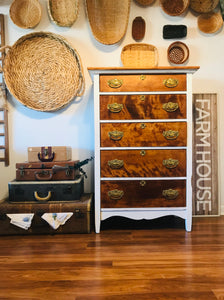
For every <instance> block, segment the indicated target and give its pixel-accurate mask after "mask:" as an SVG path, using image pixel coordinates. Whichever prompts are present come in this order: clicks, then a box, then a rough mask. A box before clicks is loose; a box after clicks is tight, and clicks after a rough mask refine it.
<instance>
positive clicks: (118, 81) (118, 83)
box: [107, 78, 123, 89]
mask: <svg viewBox="0 0 224 300" xmlns="http://www.w3.org/2000/svg"><path fill="white" fill-rule="evenodd" d="M107 84H108V85H109V87H111V88H113V89H117V88H119V87H121V86H122V84H123V80H121V79H117V78H114V79H110V80H108V81H107Z"/></svg>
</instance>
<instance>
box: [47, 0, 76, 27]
mask: <svg viewBox="0 0 224 300" xmlns="http://www.w3.org/2000/svg"><path fill="white" fill-rule="evenodd" d="M78 12H79V0H48V14H49V17H50V19H51V21H53V22H54V23H55V24H56V25H58V26H61V27H71V26H72V25H73V24H74V23H75V21H76V19H77V17H78Z"/></svg>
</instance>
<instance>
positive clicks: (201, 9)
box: [190, 0, 219, 14]
mask: <svg viewBox="0 0 224 300" xmlns="http://www.w3.org/2000/svg"><path fill="white" fill-rule="evenodd" d="M218 4H219V0H203V1H201V0H190V7H191V8H192V9H193V10H194V11H195V12H197V13H199V14H202V13H209V12H211V11H213V9H215V8H216V6H217V5H218Z"/></svg>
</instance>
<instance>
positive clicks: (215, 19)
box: [198, 12, 223, 34]
mask: <svg viewBox="0 0 224 300" xmlns="http://www.w3.org/2000/svg"><path fill="white" fill-rule="evenodd" d="M222 26H223V19H222V16H221V14H220V13H219V12H218V13H215V12H211V13H207V14H201V15H200V16H199V17H198V28H199V30H200V31H201V32H203V33H207V34H211V33H216V32H217V31H219V30H220V28H221V27H222Z"/></svg>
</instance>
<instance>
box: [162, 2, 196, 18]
mask: <svg viewBox="0 0 224 300" xmlns="http://www.w3.org/2000/svg"><path fill="white" fill-rule="evenodd" d="M189 4H190V0H160V6H161V8H162V10H163V11H164V12H165V13H166V14H167V15H169V16H180V15H182V14H183V13H185V12H186V11H187V9H188V7H189Z"/></svg>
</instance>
